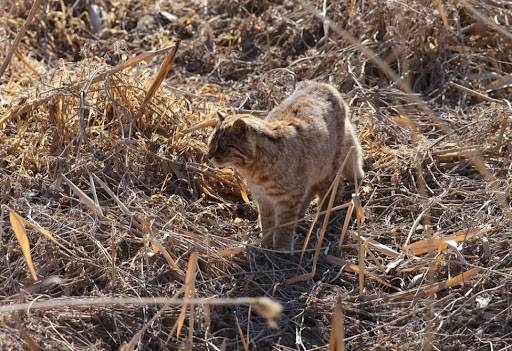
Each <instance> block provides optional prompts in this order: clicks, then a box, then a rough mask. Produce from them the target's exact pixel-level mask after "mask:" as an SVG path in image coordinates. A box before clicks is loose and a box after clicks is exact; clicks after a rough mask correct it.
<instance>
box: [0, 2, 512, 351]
mask: <svg viewBox="0 0 512 351" xmlns="http://www.w3.org/2000/svg"><path fill="white" fill-rule="evenodd" d="M31 8H32V10H31ZM511 24H512V3H511V2H510V1H508V0H479V1H477V0H437V1H428V0H412V1H384V0H366V1H355V0H352V1H298V0H297V1H293V0H290V1H288V0H276V1H267V0H262V1H253V0H227V1H220V0H201V1H200V0H196V1H171V0H159V1H152V0H133V1H128V0H117V1H114V0H96V1H93V0H60V1H55V0H49V1H41V0H35V1H21V0H14V1H3V2H2V3H1V4H0V50H1V51H0V52H1V54H0V64H1V66H0V206H1V207H0V214H1V218H0V239H1V240H0V277H1V279H2V284H1V286H0V349H1V350H23V349H25V350H30V351H34V350H120V349H121V350H301V351H306V350H308V351H310V350H311V351H312V350H333V351H334V350H336V351H341V350H489V351H491V350H493V351H494V350H512V229H511V228H512V191H511V188H512V106H511V102H510V100H511V99H510V98H511V96H512V25H511ZM294 77H296V79H297V80H303V79H315V80H318V81H324V82H331V83H332V84H334V85H335V86H336V87H337V88H338V89H339V90H340V91H341V92H342V93H343V94H344V95H345V96H346V100H347V101H349V102H350V105H351V108H352V114H351V118H352V120H353V121H354V124H355V125H356V126H357V130H358V133H359V136H360V138H361V141H362V145H363V149H364V156H365V171H366V177H365V179H364V181H363V184H361V187H360V191H359V192H358V193H357V194H354V196H352V197H351V196H350V193H349V192H347V204H346V206H342V208H341V209H336V211H333V212H332V213H331V214H330V216H325V217H320V218H319V219H318V220H317V221H315V218H316V214H317V207H316V206H315V205H314V204H312V205H311V207H310V209H309V210H308V214H307V215H306V218H305V219H304V221H303V222H302V223H301V224H300V232H301V233H303V235H302V238H304V237H305V236H306V233H307V232H308V230H309V229H310V228H311V233H312V235H311V239H310V240H309V243H308V245H307V247H306V248H305V250H304V251H303V252H302V253H301V251H300V249H301V248H302V246H301V247H297V251H296V252H274V251H271V250H264V249H261V248H260V247H259V245H258V240H259V238H260V237H261V233H259V232H258V229H257V226H256V217H257V213H256V210H255V207H254V206H253V205H252V204H251V203H250V201H249V200H250V199H249V198H248V197H247V193H246V191H245V190H244V187H243V186H242V185H241V181H240V179H239V178H238V177H237V176H236V175H235V174H233V172H232V171H230V170H222V169H216V168H214V167H213V166H211V165H210V164H208V163H207V162H205V161H204V155H205V151H206V140H207V137H208V134H209V133H210V131H211V122H210V120H211V119H212V118H215V115H216V112H217V111H222V112H226V113H236V112H243V113H254V114H256V115H261V116H263V115H264V114H265V112H266V111H268V110H269V109H271V108H272V107H273V106H275V105H276V104H277V103H279V101H281V99H282V98H283V97H284V96H286V95H287V94H289V93H290V92H291V90H292V88H293V83H294ZM201 123H202V124H201ZM208 125H210V126H208ZM249 196H250V195H249ZM324 219H325V221H326V222H325V225H324V223H323V221H324ZM310 272H311V274H309V275H308V273H310ZM261 297H268V298H270V299H272V300H266V299H261ZM272 301H275V302H277V303H279V304H280V306H281V308H282V313H281V314H280V315H279V314H278V313H277V312H278V311H277V310H276V308H277V307H276V306H274V305H273V304H272ZM273 312H276V313H273Z"/></svg>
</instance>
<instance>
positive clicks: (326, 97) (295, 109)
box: [266, 81, 347, 124]
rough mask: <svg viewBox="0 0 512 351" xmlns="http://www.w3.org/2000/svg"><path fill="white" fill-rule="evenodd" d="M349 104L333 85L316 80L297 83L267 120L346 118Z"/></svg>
mask: <svg viewBox="0 0 512 351" xmlns="http://www.w3.org/2000/svg"><path fill="white" fill-rule="evenodd" d="M346 110H347V105H346V103H345V102H344V101H343V98H342V97H341V94H340V93H339V92H338V91H337V90H336V88H334V87H333V86H332V85H329V84H326V83H319V82H314V81H302V82H299V83H297V86H296V88H295V91H294V92H293V93H292V94H291V95H290V96H288V97H287V98H286V99H284V100H283V101H282V102H281V103H280V104H279V105H277V106H276V107H275V108H274V109H273V110H272V111H270V113H269V114H268V115H267V117H266V120H267V121H278V120H284V121H286V120H293V119H300V120H304V121H305V122H308V121H309V122H318V120H324V122H327V124H331V123H329V122H330V121H328V120H327V121H326V119H336V120H339V119H341V120H344V119H345V114H346Z"/></svg>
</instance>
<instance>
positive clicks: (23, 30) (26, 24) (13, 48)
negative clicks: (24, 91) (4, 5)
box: [0, 0, 43, 126]
mask: <svg viewBox="0 0 512 351" xmlns="http://www.w3.org/2000/svg"><path fill="white" fill-rule="evenodd" d="M42 4H43V0H34V3H33V4H32V7H31V8H30V11H29V13H28V15H27V19H26V20H25V22H24V23H23V26H22V27H21V28H20V30H19V31H18V34H16V38H15V39H14V42H13V43H12V45H11V48H10V49H9V51H8V52H7V55H6V56H5V59H4V62H3V63H2V65H1V66H0V78H1V77H2V75H3V74H4V72H5V70H6V69H7V67H8V66H9V63H10V62H11V59H12V55H13V54H14V52H15V51H16V48H17V47H18V45H19V44H20V41H21V38H22V37H23V36H24V35H25V33H26V32H27V30H28V27H29V26H30V24H31V23H32V20H33V19H34V17H35V16H36V14H37V13H38V12H39V9H40V8H41V6H42ZM1 125H2V123H0V126H1Z"/></svg>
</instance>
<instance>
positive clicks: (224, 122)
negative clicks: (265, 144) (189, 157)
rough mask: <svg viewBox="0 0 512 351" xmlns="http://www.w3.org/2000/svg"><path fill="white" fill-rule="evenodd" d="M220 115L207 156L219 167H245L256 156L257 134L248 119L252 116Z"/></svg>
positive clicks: (209, 142)
mask: <svg viewBox="0 0 512 351" xmlns="http://www.w3.org/2000/svg"><path fill="white" fill-rule="evenodd" d="M218 117H219V122H218V123H217V125H216V126H215V130H214V131H213V133H212V135H211V136H210V139H209V141H208V154H207V155H206V157H207V158H208V159H210V160H212V162H213V164H214V165H216V166H217V167H233V168H241V167H244V166H245V165H247V164H248V163H249V162H250V161H251V160H252V159H253V158H254V157H255V156H256V135H255V130H254V128H253V126H252V125H251V123H249V121H248V118H250V117H247V116H237V115H234V116H229V117H226V116H225V115H223V114H220V113H219V114H218ZM253 118H255V117H253Z"/></svg>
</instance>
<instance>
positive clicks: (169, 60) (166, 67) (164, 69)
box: [135, 39, 180, 121]
mask: <svg viewBox="0 0 512 351" xmlns="http://www.w3.org/2000/svg"><path fill="white" fill-rule="evenodd" d="M179 47H180V40H179V39H178V40H176V43H175V44H174V47H173V48H172V50H171V52H169V53H168V54H167V56H166V57H165V59H164V61H163V62H162V65H161V66H160V70H159V71H158V73H157V75H156V76H155V80H154V81H153V84H151V87H150V88H149V90H148V92H147V94H146V96H145V97H144V100H143V101H142V104H141V105H140V107H139V110H138V111H137V113H136V114H135V120H136V121H137V120H139V118H140V116H141V115H142V113H143V112H144V109H145V108H146V105H147V104H148V102H149V100H151V98H152V97H153V95H155V92H156V91H157V89H158V88H159V87H160V85H161V84H162V82H163V81H164V79H165V77H166V76H167V74H168V73H169V71H170V70H171V68H172V65H173V63H174V59H175V58H176V53H177V52H178V48H179Z"/></svg>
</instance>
